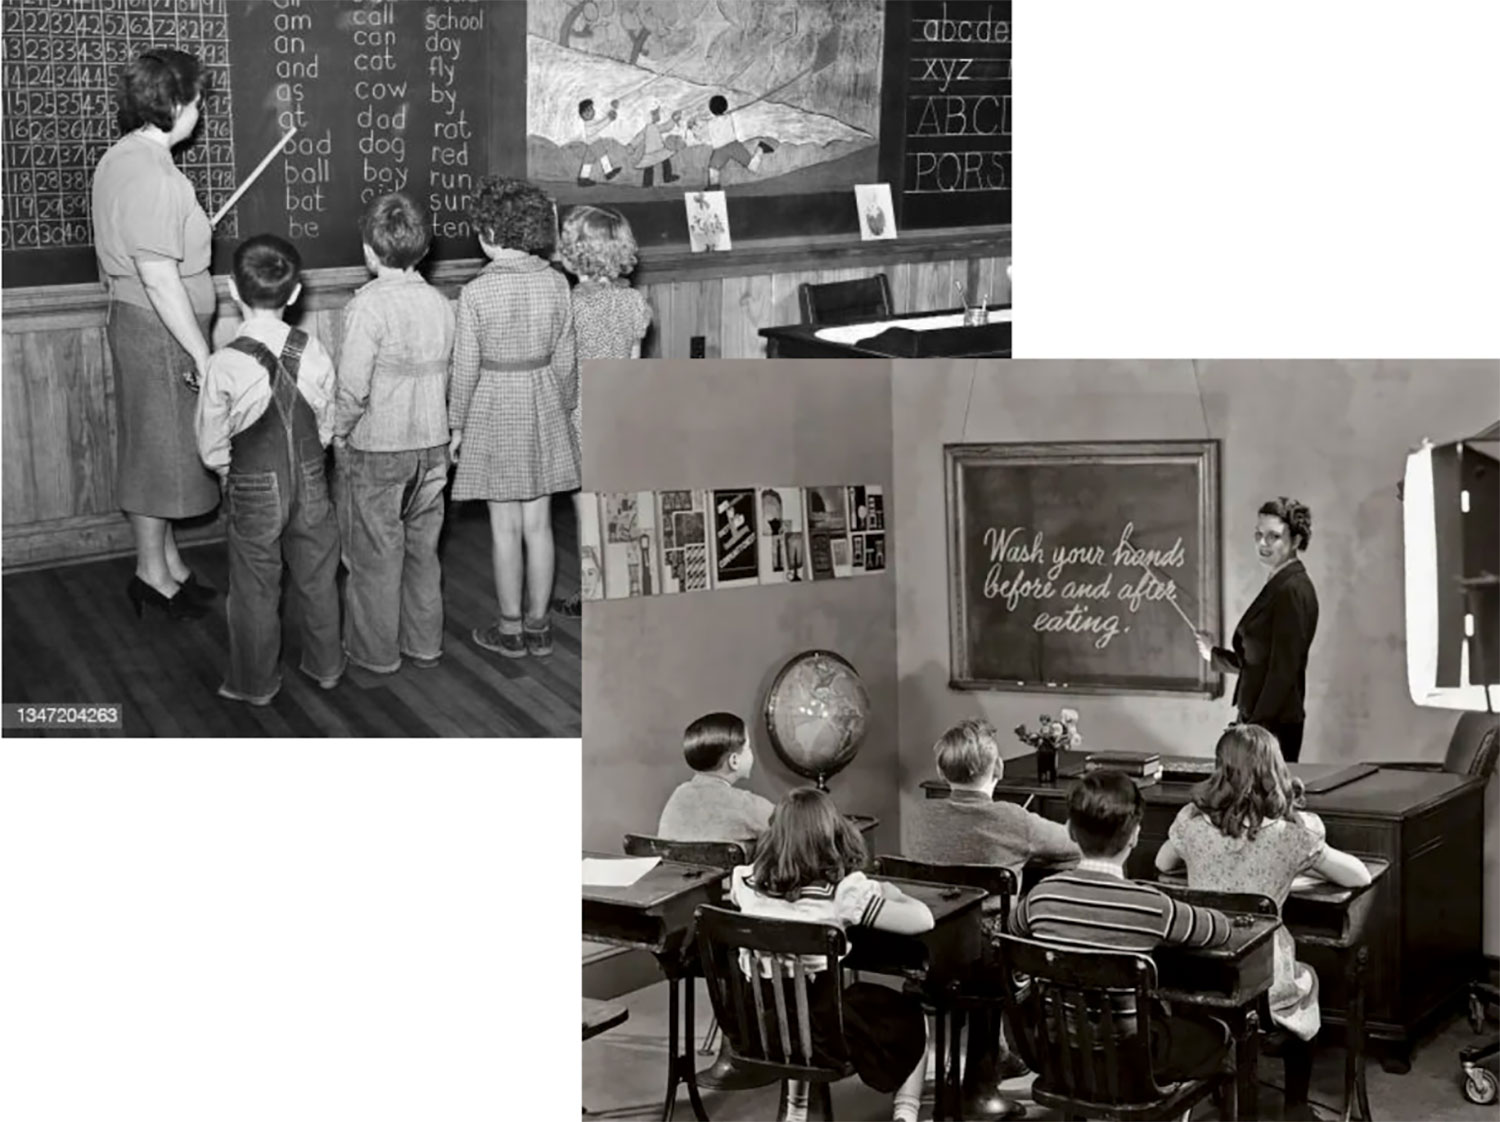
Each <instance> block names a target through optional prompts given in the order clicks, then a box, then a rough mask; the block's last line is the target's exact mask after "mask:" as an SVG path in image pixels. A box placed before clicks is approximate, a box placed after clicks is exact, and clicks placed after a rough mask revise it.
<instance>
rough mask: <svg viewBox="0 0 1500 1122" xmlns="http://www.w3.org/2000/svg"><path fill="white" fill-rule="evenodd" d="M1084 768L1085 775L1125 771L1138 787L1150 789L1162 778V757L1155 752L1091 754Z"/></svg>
mask: <svg viewBox="0 0 1500 1122" xmlns="http://www.w3.org/2000/svg"><path fill="white" fill-rule="evenodd" d="M1083 766H1084V772H1085V773H1088V772H1091V771H1099V770H1100V769H1102V768H1113V769H1114V770H1115V771H1123V772H1124V773H1125V774H1126V775H1128V776H1130V778H1131V779H1132V780H1134V781H1135V785H1136V786H1137V787H1149V786H1151V785H1152V784H1153V783H1155V782H1156V781H1157V780H1158V779H1160V778H1161V756H1160V755H1158V754H1157V753H1155V752H1091V753H1089V755H1088V756H1087V757H1086V758H1085V760H1084V765H1083Z"/></svg>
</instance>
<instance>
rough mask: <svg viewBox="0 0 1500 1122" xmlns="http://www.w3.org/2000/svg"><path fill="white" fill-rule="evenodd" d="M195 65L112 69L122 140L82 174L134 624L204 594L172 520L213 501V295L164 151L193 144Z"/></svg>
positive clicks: (196, 608)
mask: <svg viewBox="0 0 1500 1122" xmlns="http://www.w3.org/2000/svg"><path fill="white" fill-rule="evenodd" d="M201 75H202V68H201V66H200V65H199V62H198V60H197V59H196V58H194V57H193V56H192V55H190V54H187V53H185V52H183V51H177V50H172V49H171V48H165V47H164V48H160V49H157V50H150V51H145V52H143V53H142V54H141V55H140V56H139V57H138V58H136V60H135V61H134V62H131V63H128V64H126V66H125V68H124V69H123V70H122V71H121V73H120V79H119V90H118V101H119V121H120V127H121V128H122V129H123V130H124V132H125V135H124V136H123V137H122V138H121V139H120V140H118V141H117V142H116V143H115V144H114V146H113V147H111V148H110V149H109V151H107V152H106V153H105V154H104V156H103V158H102V159H101V160H100V161H99V165H98V167H97V168H95V170H94V186H93V220H94V250H95V253H96V255H97V256H98V259H99V272H100V274H101V276H102V277H103V278H104V281H105V284H106V285H107V287H108V288H109V322H108V327H107V329H106V333H107V335H108V338H109V349H110V353H111V355H112V356H113V358H114V373H115V409H116V414H117V420H118V426H119V438H118V439H119V444H118V447H119V451H118V458H119V460H118V471H117V478H118V480H119V487H118V491H117V493H116V499H117V501H118V503H119V505H120V508H121V509H122V510H124V511H125V513H126V515H127V516H128V517H129V518H130V525H131V529H132V531H133V532H134V535H135V556H136V560H135V576H134V577H133V578H132V579H131V581H130V585H129V587H128V588H127V590H126V592H127V595H128V596H129V597H130V602H131V604H132V605H133V606H134V607H135V611H136V614H137V615H140V613H141V610H142V609H143V608H145V607H152V608H158V609H160V610H162V611H164V612H166V614H167V615H168V616H169V617H171V618H172V619H194V618H197V617H198V616H201V615H202V614H203V613H204V611H205V610H206V609H205V606H204V605H205V603H206V602H207V601H208V600H210V599H212V598H213V596H214V590H213V589H211V588H209V587H208V586H207V585H204V584H200V583H199V582H198V581H197V580H196V579H195V578H194V576H193V572H192V570H191V569H189V568H188V567H187V565H186V563H185V562H184V561H183V560H182V557H181V556H180V555H179V554H178V552H177V542H176V540H175V538H174V537H173V533H172V520H173V519H177V518H191V517H194V516H195V515H201V514H207V513H208V512H209V511H211V510H213V509H214V507H216V506H217V505H218V504H219V486H218V481H217V480H216V479H215V478H214V476H213V473H212V472H210V471H209V470H208V469H207V468H205V467H204V466H203V464H202V463H201V462H200V461H199V459H198V446H197V441H196V439H195V437H194V435H193V416H194V413H195V411H196V408H197V394H198V386H199V384H200V383H201V381H202V378H203V372H204V370H205V368H206V367H207V365H208V355H209V346H208V329H209V323H210V321H211V319H212V316H213V311H214V304H215V297H214V284H213V278H212V277H211V276H210V275H209V259H210V256H211V253H212V240H213V231H212V227H211V226H210V225H209V221H208V216H207V215H206V214H204V213H203V208H202V207H200V206H199V205H198V200H197V197H196V196H195V195H194V193H193V185H192V183H191V182H189V181H188V178H187V176H185V175H183V174H182V172H181V171H179V170H178V169H177V167H176V165H175V164H173V162H172V149H173V148H174V147H176V146H177V145H178V144H181V143H182V142H183V141H184V140H186V139H187V138H188V137H190V136H191V135H192V134H193V130H194V129H195V128H197V126H198V114H199V110H200V107H201V104H202V98H203V94H202V82H201Z"/></svg>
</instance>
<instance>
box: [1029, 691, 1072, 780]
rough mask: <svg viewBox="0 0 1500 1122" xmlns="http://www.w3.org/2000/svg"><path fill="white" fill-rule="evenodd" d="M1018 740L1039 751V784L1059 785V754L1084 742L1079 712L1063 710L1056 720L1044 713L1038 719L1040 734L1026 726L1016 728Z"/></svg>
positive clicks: (1037, 761)
mask: <svg viewBox="0 0 1500 1122" xmlns="http://www.w3.org/2000/svg"><path fill="white" fill-rule="evenodd" d="M1016 737H1017V738H1018V739H1019V740H1020V741H1021V743H1023V744H1029V745H1030V746H1031V747H1032V748H1034V749H1035V750H1036V777H1037V781H1038V782H1039V783H1046V784H1048V785H1051V784H1053V783H1056V782H1057V754H1058V752H1060V751H1062V750H1063V749H1065V748H1068V749H1072V748H1077V747H1078V746H1079V745H1080V744H1082V743H1083V736H1082V735H1081V734H1080V733H1079V731H1078V710H1076V709H1061V710H1059V711H1058V714H1057V716H1056V717H1053V716H1050V715H1048V714H1046V713H1043V714H1042V715H1041V717H1039V718H1038V719H1037V731H1035V732H1032V731H1031V729H1029V728H1027V727H1026V726H1025V725H1017V726H1016Z"/></svg>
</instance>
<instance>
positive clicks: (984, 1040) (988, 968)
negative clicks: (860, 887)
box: [873, 854, 1026, 1119]
mask: <svg viewBox="0 0 1500 1122" xmlns="http://www.w3.org/2000/svg"><path fill="white" fill-rule="evenodd" d="M873 869H874V874H875V875H876V876H877V877H878V876H888V877H904V878H906V879H907V880H925V881H932V882H934V883H937V884H955V885H959V886H961V887H963V888H982V889H983V890H984V891H985V892H987V893H989V894H990V896H992V897H995V898H997V899H998V900H999V901H1000V910H999V912H998V917H999V922H1000V930H1002V931H1003V930H1005V929H1006V927H1007V925H1008V924H1009V922H1010V905H1011V901H1012V900H1013V899H1014V898H1015V895H1016V874H1015V873H1013V872H1011V870H1009V869H1006V868H1002V867H1000V866H999V865H939V864H934V863H931V862H927V861H914V860H912V859H911V858H908V857H895V856H890V855H884V854H883V855H881V856H879V857H877V858H875V863H874V866H873ZM987 952H988V953H987V955H986V958H985V959H984V960H983V961H982V962H981V963H976V964H975V967H976V970H975V974H974V976H973V977H972V978H970V979H967V980H966V981H965V982H964V983H962V984H952V985H950V986H949V987H948V988H947V989H946V991H944V992H942V993H927V994H924V997H925V998H926V999H927V1004H928V1006H929V1008H930V1009H931V1010H932V1012H933V1014H934V1020H935V1021H936V1024H937V1033H936V1036H937V1041H936V1044H937V1048H936V1052H935V1054H936V1056H937V1062H938V1070H937V1073H936V1078H935V1080H934V1083H935V1085H936V1093H935V1095H934V1098H935V1100H936V1101H935V1103H934V1109H933V1118H934V1119H941V1118H949V1117H952V1118H957V1117H960V1116H961V1114H960V1109H961V1108H960V1101H959V1100H960V1097H961V1096H960V1091H959V1070H960V1068H959V1063H960V1047H961V1045H960V1041H961V1040H962V1038H963V1026H964V1020H965V1018H967V1019H968V1021H969V1050H968V1051H969V1057H968V1071H969V1076H968V1078H967V1079H966V1080H965V1083H966V1084H967V1085H968V1087H969V1088H970V1089H971V1091H970V1094H969V1095H968V1096H964V1097H968V1098H975V1099H982V1105H981V1104H980V1103H976V1104H975V1105H976V1107H980V1109H976V1110H975V1111H974V1113H976V1114H983V1115H984V1116H985V1117H987V1118H989V1117H993V1118H1012V1117H1015V1116H1017V1115H1019V1114H1024V1113H1025V1112H1026V1108H1025V1106H1023V1105H1022V1104H1021V1103H1018V1102H1015V1101H1013V1100H1011V1099H1007V1098H1005V1096H1003V1095H1001V1094H1000V1093H999V1091H998V1089H997V1088H998V1085H999V1082H1000V1079H999V1071H998V1068H997V1064H998V1056H997V1055H996V1053H995V1049H996V1047H997V1045H998V1043H999V1032H1000V1021H1001V1018H1002V1016H1003V1015H1004V999H1003V997H1002V995H1001V978H1002V973H1001V966H1000V961H999V956H998V955H997V954H996V953H995V951H994V945H993V944H990V945H989V946H988V947H987ZM945 1012H946V1014H947V1015H946V1016H944V1013H945ZM945 1022H946V1027H945ZM945 1036H946V1038H947V1042H948V1047H947V1049H946V1052H947V1058H946V1060H945V1059H944V1052H945V1049H944V1038H945ZM962 1113H963V1114H967V1113H970V1112H969V1111H962Z"/></svg>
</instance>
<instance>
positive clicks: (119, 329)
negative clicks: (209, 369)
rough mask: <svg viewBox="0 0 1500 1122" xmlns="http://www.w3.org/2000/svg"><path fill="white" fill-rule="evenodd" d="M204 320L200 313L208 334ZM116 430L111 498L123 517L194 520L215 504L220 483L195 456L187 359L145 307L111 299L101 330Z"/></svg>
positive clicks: (193, 408)
mask: <svg viewBox="0 0 1500 1122" xmlns="http://www.w3.org/2000/svg"><path fill="white" fill-rule="evenodd" d="M209 323H210V317H208V316H200V317H199V325H200V326H201V327H202V329H203V333H204V335H205V336H206V335H207V334H208V329H209ZM107 334H108V338H109V349H110V353H111V355H112V356H113V357H114V372H115V418H116V423H117V428H118V430H119V431H118V434H117V444H116V447H117V455H116V460H115V481H116V486H115V501H116V503H117V504H118V506H119V507H120V509H121V510H123V511H125V512H126V513H127V514H145V515H150V516H152V517H154V518H192V517H194V516H195V515H199V514H207V513H208V512H209V511H211V510H213V509H214V507H216V506H218V505H219V481H218V480H217V479H216V478H215V477H214V474H213V473H212V472H211V471H209V470H208V469H207V468H205V467H204V466H203V461H201V460H200V459H199V458H198V441H197V437H196V435H195V434H194V431H193V417H194V414H195V413H196V412H197V409H198V395H197V394H196V393H194V392H193V390H192V389H191V388H190V387H189V386H188V385H187V383H186V382H185V381H184V380H183V376H184V373H191V372H192V370H193V360H192V357H191V356H190V355H189V354H188V353H187V351H185V350H183V349H182V345H181V344H180V343H178V342H177V340H176V339H174V338H173V337H172V334H171V332H169V331H168V330H167V328H166V325H165V324H163V323H162V321H161V317H160V316H158V315H157V314H156V312H155V311H153V310H152V309H150V308H141V307H137V306H136V305H134V304H125V303H121V302H120V301H114V302H112V303H111V304H110V310H109V327H108V329H107Z"/></svg>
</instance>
